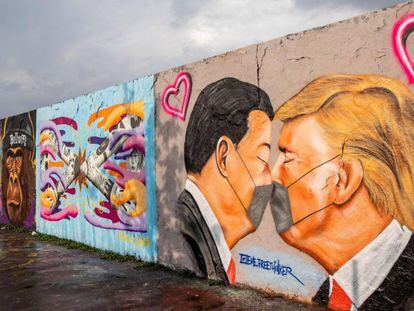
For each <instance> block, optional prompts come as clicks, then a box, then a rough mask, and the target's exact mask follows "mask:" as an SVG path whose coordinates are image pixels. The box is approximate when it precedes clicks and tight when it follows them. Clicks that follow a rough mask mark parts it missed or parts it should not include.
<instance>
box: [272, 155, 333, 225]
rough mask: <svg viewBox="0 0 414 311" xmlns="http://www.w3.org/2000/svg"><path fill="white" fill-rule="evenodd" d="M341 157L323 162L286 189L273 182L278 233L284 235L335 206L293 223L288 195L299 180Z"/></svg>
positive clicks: (273, 205)
mask: <svg viewBox="0 0 414 311" xmlns="http://www.w3.org/2000/svg"><path fill="white" fill-rule="evenodd" d="M340 156H341V155H340V154H339V155H337V156H335V157H333V158H332V159H329V160H328V161H325V162H323V163H322V164H320V165H318V166H316V167H314V168H312V169H311V170H309V171H308V172H306V173H305V174H303V175H302V176H300V177H299V178H298V179H296V180H295V181H294V182H292V183H291V184H290V185H289V186H287V187H285V186H283V185H281V184H279V183H277V182H275V181H274V182H273V191H272V197H271V199H270V209H271V212H272V216H273V220H274V221H275V226H276V230H277V232H278V233H282V232H285V231H287V230H288V229H289V228H291V227H292V226H295V225H297V224H298V223H300V222H302V221H304V220H305V219H307V218H309V217H311V216H313V215H314V214H316V213H319V212H320V211H322V210H324V209H325V208H327V207H329V206H331V205H333V202H332V203H330V204H328V205H326V206H324V207H322V208H320V209H318V210H316V211H314V212H312V213H310V214H308V215H306V216H304V217H302V218H301V219H299V220H297V221H296V222H294V221H293V217H292V210H291V208H290V201H289V194H288V188H289V187H291V186H293V185H294V184H296V183H297V182H298V181H299V180H301V179H302V178H303V177H305V176H306V175H308V174H309V173H310V172H312V171H313V170H315V169H317V168H318V167H321V166H322V165H324V164H326V163H328V162H330V161H332V160H334V159H336V158H338V157H340Z"/></svg>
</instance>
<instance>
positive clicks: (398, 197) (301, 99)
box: [275, 75, 414, 230]
mask: <svg viewBox="0 0 414 311" xmlns="http://www.w3.org/2000/svg"><path fill="white" fill-rule="evenodd" d="M305 115H315V117H316V119H317V121H318V123H319V124H320V126H321V127H322V129H323V131H324V133H323V134H324V136H325V138H326V140H327V143H328V144H329V145H330V146H331V147H332V148H335V149H337V150H338V153H341V152H343V158H344V159H346V158H348V159H357V160H359V161H360V162H361V164H362V167H363V170H364V177H363V182H364V184H365V186H366V187H367V189H368V191H369V194H370V196H371V199H372V201H373V203H374V204H375V205H376V206H377V208H379V209H380V210H382V211H383V212H385V213H388V214H391V215H392V216H393V217H394V218H396V219H397V220H398V221H399V222H400V223H401V224H403V225H406V226H407V227H409V228H410V229H411V230H413V229H414V193H413V192H414V181H413V178H414V176H413V173H414V93H413V92H412V91H411V90H410V89H409V88H408V87H407V86H405V85H404V84H403V83H401V82H399V81H397V80H395V79H392V78H387V77H384V76H380V75H328V76H323V77H320V78H318V79H316V80H314V81H312V82H311V83H309V84H308V85H307V86H305V88H303V89H302V90H301V91H300V92H299V93H298V94H296V95H295V96H294V97H292V98H291V99H289V100H288V101H287V102H285V103H284V104H283V105H282V106H281V107H279V109H278V110H277V111H276V115H275V116H276V119H278V120H281V121H283V122H289V121H290V120H292V119H296V118H299V117H301V116H305ZM342 147H344V149H343V151H342Z"/></svg>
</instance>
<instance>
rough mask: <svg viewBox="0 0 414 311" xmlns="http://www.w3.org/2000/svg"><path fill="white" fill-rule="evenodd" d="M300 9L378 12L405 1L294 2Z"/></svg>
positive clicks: (295, 0) (325, 0)
mask: <svg viewBox="0 0 414 311" xmlns="http://www.w3.org/2000/svg"><path fill="white" fill-rule="evenodd" d="M294 2H295V4H296V5H297V7H298V8H303V9H310V8H312V9H315V8H318V7H319V8H320V7H323V8H338V7H354V8H358V9H362V10H376V9H382V8H386V7H390V6H392V5H394V4H397V3H401V2H404V1H401V0H400V1H399V0H375V1H373V0H345V1H344V0H294Z"/></svg>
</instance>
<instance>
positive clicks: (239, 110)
mask: <svg viewBox="0 0 414 311" xmlns="http://www.w3.org/2000/svg"><path fill="white" fill-rule="evenodd" d="M272 119H273V108H272V105H271V103H270V100H269V97H268V96H267V94H266V93H265V92H264V91H263V90H261V89H259V88H257V87H256V86H254V85H252V84H249V83H246V82H242V81H240V80H237V79H235V78H224V79H222V80H219V81H216V82H214V83H212V84H210V85H208V86H207V87H205V88H204V89H203V90H202V91H201V92H200V95H199V96H198V98H197V100H196V103H195V106H194V109H193V111H192V114H191V116H190V120H189V124H188V127H187V132H186V138H185V146H184V157H185V166H186V170H187V178H188V179H187V181H186V186H185V190H184V191H183V192H182V193H181V195H180V196H179V198H178V203H177V207H176V212H177V217H178V219H179V220H180V221H179V223H178V224H177V226H176V230H177V233H176V234H177V235H178V236H180V237H181V238H182V242H180V243H177V245H176V248H175V249H176V250H177V249H178V250H180V251H181V252H183V253H184V254H185V256H186V258H189V259H190V263H189V266H188V267H187V268H189V269H191V270H192V271H194V272H195V273H196V274H197V275H199V276H201V277H207V276H208V277H209V278H212V279H216V280H219V281H222V282H224V283H230V284H233V283H234V282H235V277H236V271H235V260H234V259H233V258H232V255H231V252H230V249H231V248H233V247H234V246H235V245H236V244H237V242H238V241H239V240H240V239H241V238H243V237H244V236H246V235H248V234H249V233H251V232H253V231H255V229H256V226H255V222H254V221H252V219H251V218H250V215H248V214H249V212H250V211H252V210H256V209H260V210H263V209H264V208H265V207H266V204H267V201H266V200H262V199H261V197H262V196H263V197H269V195H270V192H271V190H272V188H271V176H270V168H269V165H268V160H269V153H270V149H269V147H270V134H271V132H270V131H271V122H270V121H271V120H272ZM266 185H267V186H266ZM269 186H270V187H269ZM269 190H270V192H269ZM265 201H266V202H265ZM263 203H264V204H263ZM236 260H237V258H236Z"/></svg>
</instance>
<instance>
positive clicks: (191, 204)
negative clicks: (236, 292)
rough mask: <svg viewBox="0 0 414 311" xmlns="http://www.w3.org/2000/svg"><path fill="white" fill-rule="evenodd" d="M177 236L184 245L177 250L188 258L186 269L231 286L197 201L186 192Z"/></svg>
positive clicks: (179, 204) (181, 201)
mask: <svg viewBox="0 0 414 311" xmlns="http://www.w3.org/2000/svg"><path fill="white" fill-rule="evenodd" d="M175 213H176V217H177V218H178V224H177V225H176V227H175V233H176V234H178V235H179V237H178V238H179V240H180V243H179V245H176V247H175V250H177V251H179V252H180V253H181V254H183V255H184V257H185V268H186V269H189V270H190V271H192V272H194V273H195V274H196V275H197V276H199V277H203V278H208V279H211V280H215V281H219V282H222V283H224V284H229V281H228V278H227V274H226V271H225V270H224V268H223V264H222V262H221V259H220V255H219V252H218V250H217V246H216V244H215V242H214V239H213V236H212V234H211V232H210V229H209V228H208V226H207V223H206V221H205V220H204V218H203V216H202V214H201V212H200V209H199V207H198V206H197V203H196V201H195V200H194V198H193V197H192V196H191V194H190V193H189V192H188V191H187V190H184V191H183V192H182V193H181V194H180V196H179V197H178V200H177V206H176V210H175Z"/></svg>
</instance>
